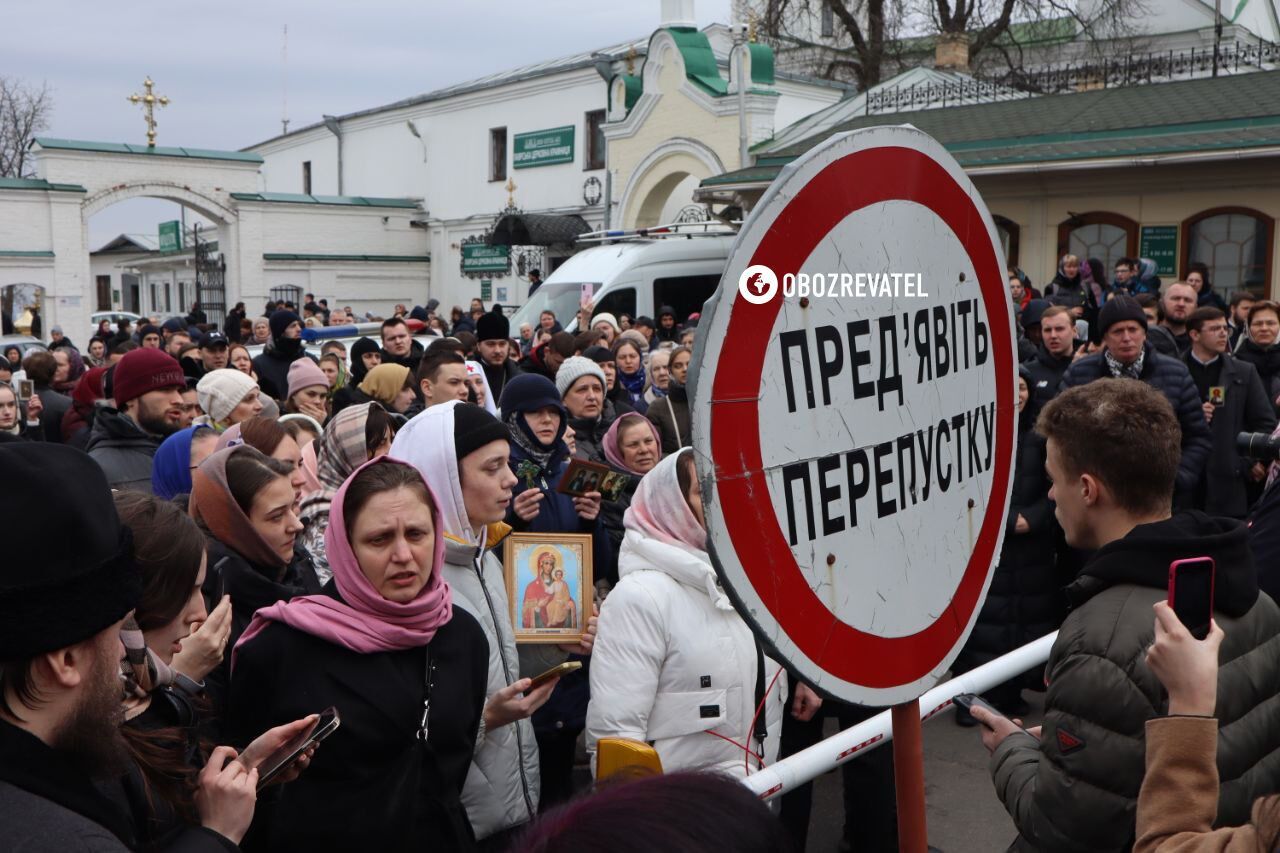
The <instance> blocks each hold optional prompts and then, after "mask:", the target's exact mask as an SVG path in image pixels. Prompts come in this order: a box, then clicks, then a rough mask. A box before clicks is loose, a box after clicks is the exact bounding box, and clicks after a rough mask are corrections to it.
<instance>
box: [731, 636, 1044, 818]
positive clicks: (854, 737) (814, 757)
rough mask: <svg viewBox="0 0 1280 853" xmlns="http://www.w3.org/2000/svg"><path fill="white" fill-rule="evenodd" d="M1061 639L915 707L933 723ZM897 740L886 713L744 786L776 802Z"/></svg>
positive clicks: (962, 678)
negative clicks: (964, 696) (959, 699)
mask: <svg viewBox="0 0 1280 853" xmlns="http://www.w3.org/2000/svg"><path fill="white" fill-rule="evenodd" d="M1057 637H1058V632H1057V631H1054V632H1053V633H1052V634H1049V635H1047V636H1044V637H1041V638H1040V639H1038V640H1035V641H1034V642H1031V643H1027V644H1026V645H1025V646H1022V647H1021V648H1017V649H1014V650H1013V651H1011V652H1009V653H1008V654H1007V655H1003V656H1001V657H998V658H996V659H995V660H993V661H991V662H990V663H985V664H983V665H982V666H980V667H978V668H977V669H972V670H970V671H969V672H966V673H964V674H963V675H958V676H956V677H955V678H952V679H951V680H950V681H944V682H943V683H941V684H939V685H938V686H937V687H934V688H933V689H932V690H930V691H928V692H927V693H925V694H924V695H923V696H921V697H920V699H919V706H918V708H917V709H916V710H917V712H918V713H919V715H920V719H921V720H928V719H930V718H931V717H933V716H935V715H936V714H938V713H940V712H942V711H944V710H946V709H947V707H949V706H950V705H951V697H953V696H957V695H959V694H961V693H983V692H985V691H987V690H990V689H991V688H992V687H995V686H996V685H998V684H1003V683H1004V682H1005V681H1008V680H1009V679H1010V678H1012V677H1013V676H1015V675H1018V674H1019V673H1022V672H1026V671H1027V670H1029V669H1031V668H1032V667H1035V666H1038V665H1040V664H1042V663H1044V662H1045V661H1047V660H1048V659H1049V650H1050V649H1051V648H1052V647H1053V641H1054V640H1056V639H1057ZM901 707H905V706H901ZM892 737H893V723H892V713H891V712H890V711H885V712H883V713H880V714H877V715H876V716H874V717H872V718H871V719H869V720H864V721H863V722H861V723H858V724H857V725H856V726H852V727H850V728H847V729H845V730H844V731H842V732H840V733H839V734H836V735H834V736H832V737H829V738H827V739H826V740H824V741H822V742H820V743H816V744H814V745H813V746H811V747H809V748H808V749H805V750H801V751H800V752H797V753H796V754H795V755H792V756H789V757H787V758H784V759H782V760H781V761H776V762H774V763H773V764H771V765H769V766H768V767H765V768H763V769H761V770H758V771H756V772H755V773H752V774H751V775H750V776H748V777H746V779H744V780H743V784H745V785H746V786H747V787H748V788H750V789H751V790H752V791H754V792H755V793H756V794H757V795H758V796H759V797H760V799H762V800H772V799H773V798H774V797H777V796H781V795H782V794H785V793H787V792H788V791H792V790H795V789H796V788H798V787H800V786H801V785H803V784H805V783H806V782H810V781H812V780H814V779H816V778H818V777H819V776H821V775H822V774H823V773H826V772H827V771H829V770H834V769H835V768H837V767H839V766H840V765H841V764H844V763H845V762H846V761H849V760H851V759H853V758H855V757H856V756H858V755H860V754H862V753H863V752H866V751H867V750H869V749H875V748H876V747H877V746H883V745H884V744H885V743H886V742H887V741H889V740H891V739H892Z"/></svg>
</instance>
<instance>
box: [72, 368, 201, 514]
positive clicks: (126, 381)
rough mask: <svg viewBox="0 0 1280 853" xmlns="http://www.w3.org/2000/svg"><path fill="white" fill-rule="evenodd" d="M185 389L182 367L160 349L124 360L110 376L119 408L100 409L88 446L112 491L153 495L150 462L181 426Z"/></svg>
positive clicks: (105, 407)
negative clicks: (128, 491) (163, 442)
mask: <svg viewBox="0 0 1280 853" xmlns="http://www.w3.org/2000/svg"><path fill="white" fill-rule="evenodd" d="M186 387H187V377H186V376H184V375H183V373H182V368H181V367H179V366H178V363H177V362H176V361H174V360H173V359H172V358H171V357H170V356H167V355H165V354H164V353H163V352H161V351H160V350H158V349H150V348H143V349H136V350H132V351H130V352H128V353H126V354H125V356H124V358H122V359H120V362H119V364H117V365H116V366H115V369H114V370H113V371H112V377H111V394H112V398H113V399H114V400H115V402H116V406H117V408H115V409H113V408H111V407H109V406H103V407H100V408H99V409H98V410H97V414H96V416H95V417H94V419H93V430H92V431H91V432H90V433H89V441H88V444H86V445H85V450H87V451H88V453H89V455H90V456H91V457H92V458H93V461H94V462H97V463H98V466H99V467H100V468H102V470H103V472H104V473H105V474H106V475H107V482H108V483H110V484H111V486H112V488H116V489H129V490H132V491H138V492H146V493H147V494H150V493H151V464H152V461H153V460H154V459H155V455H156V449H157V448H159V447H160V443H161V442H162V441H164V440H165V438H166V437H167V436H169V435H172V434H173V433H175V432H177V431H178V430H179V429H180V428H181V426H182V421H183V418H184V416H185V413H186V412H185V402H184V401H183V399H182V392H183V391H185V390H186Z"/></svg>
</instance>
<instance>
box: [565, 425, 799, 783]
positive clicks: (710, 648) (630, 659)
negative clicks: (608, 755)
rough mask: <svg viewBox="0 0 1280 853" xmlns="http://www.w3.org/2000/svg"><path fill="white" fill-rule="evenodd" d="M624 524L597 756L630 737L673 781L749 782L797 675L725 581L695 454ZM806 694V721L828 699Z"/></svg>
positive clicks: (647, 482) (609, 606)
mask: <svg viewBox="0 0 1280 853" xmlns="http://www.w3.org/2000/svg"><path fill="white" fill-rule="evenodd" d="M623 524H624V525H625V528H626V533H625V534H624V536H623V539H622V550H621V553H620V554H619V556H618V575H619V580H618V585H617V586H616V587H614V588H613V591H612V592H611V593H609V597H608V598H607V599H605V603H604V606H603V607H602V609H601V613H600V634H599V637H598V638H597V640H596V643H595V653H594V654H593V655H592V661H591V705H590V706H589V707H588V709H587V751H588V753H590V754H592V755H594V753H595V749H596V743H597V742H598V741H599V740H600V738H604V737H620V738H630V739H632V740H638V741H647V742H649V743H652V744H653V746H654V749H656V750H657V752H658V756H659V758H661V760H662V768H663V770H664V771H665V772H669V773H670V772H675V771H678V770H710V771H716V772H720V773H726V774H729V775H732V776H746V775H749V774H750V773H752V772H754V771H755V770H757V769H758V768H760V767H761V766H763V765H765V764H772V763H773V761H774V759H775V758H777V756H778V745H779V740H780V738H781V735H782V714H783V711H784V706H785V704H786V700H787V675H786V672H785V671H784V670H783V668H782V666H781V665H780V664H778V663H776V662H775V661H773V660H771V659H770V658H769V657H767V656H766V655H765V654H764V652H763V651H762V649H761V647H760V644H759V642H758V641H757V640H756V638H755V636H754V635H753V634H752V633H751V629H750V628H749V627H747V623H746V622H744V621H743V620H742V617H741V616H739V615H738V613H737V611H735V610H734V609H733V604H732V603H731V602H730V601H729V597H728V596H727V595H726V594H725V592H724V590H723V589H721V587H720V582H719V580H718V579H717V578H716V573H715V569H714V568H713V567H712V565H711V558H710V556H708V554H707V529H706V521H705V520H704V517H703V514H702V490H701V487H700V486H699V483H698V477H697V472H696V470H695V468H694V461H693V451H691V450H685V451H682V452H680V453H675V454H672V455H670V456H668V457H667V458H666V459H664V460H662V461H661V462H660V463H658V465H657V466H656V467H654V468H653V470H651V471H650V472H649V473H648V474H645V476H644V478H643V479H642V480H641V481H640V485H639V487H638V488H637V489H636V494H635V497H634V498H632V500H631V506H630V507H629V508H628V509H627V512H626V515H625V516H624V517H623ZM796 690H797V694H798V695H797V702H796V704H795V707H796V709H797V710H796V713H797V716H806V717H807V716H812V714H813V712H814V711H816V710H817V707H818V706H819V705H821V700H819V699H818V698H817V696H816V695H814V694H813V693H812V692H811V691H810V690H809V689H808V688H807V687H805V686H804V685H797V686H796ZM800 694H803V699H801V698H800ZM802 706H803V707H804V708H805V712H804V714H803V715H802V714H801V713H799V709H800V708H801V707H802ZM593 765H594V759H593Z"/></svg>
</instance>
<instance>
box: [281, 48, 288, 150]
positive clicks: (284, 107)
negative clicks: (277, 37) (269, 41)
mask: <svg viewBox="0 0 1280 853" xmlns="http://www.w3.org/2000/svg"><path fill="white" fill-rule="evenodd" d="M280 63H281V66H282V67H281V72H280V77H281V80H282V83H283V89H284V96H283V100H282V101H281V104H280V128H281V130H280V132H281V133H288V132H289V25H288V24H285V25H284V37H283V40H282V41H281V44H280Z"/></svg>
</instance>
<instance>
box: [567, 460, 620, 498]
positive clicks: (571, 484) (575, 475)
mask: <svg viewBox="0 0 1280 853" xmlns="http://www.w3.org/2000/svg"><path fill="white" fill-rule="evenodd" d="M612 473H613V469H612V468H610V467H609V466H608V465H601V464H600V463H599V462H588V461H587V460H585V459H572V460H570V462H569V467H568V468H566V469H565V472H564V475H563V476H561V477H560V482H559V484H557V485H556V491H557V492H559V493H560V494H562V495H573V496H574V497H575V498H580V497H582V496H583V495H585V494H587V493H588V492H601V491H603V489H602V488H601V487H602V485H603V484H604V482H605V481H606V479H607V478H608V477H609V475H610V474H612Z"/></svg>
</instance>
